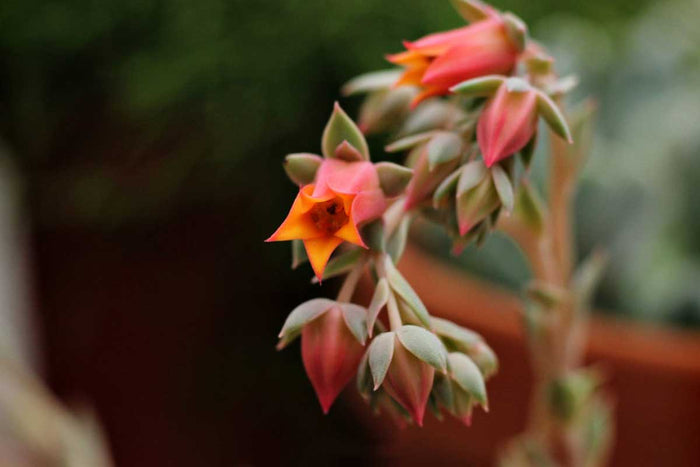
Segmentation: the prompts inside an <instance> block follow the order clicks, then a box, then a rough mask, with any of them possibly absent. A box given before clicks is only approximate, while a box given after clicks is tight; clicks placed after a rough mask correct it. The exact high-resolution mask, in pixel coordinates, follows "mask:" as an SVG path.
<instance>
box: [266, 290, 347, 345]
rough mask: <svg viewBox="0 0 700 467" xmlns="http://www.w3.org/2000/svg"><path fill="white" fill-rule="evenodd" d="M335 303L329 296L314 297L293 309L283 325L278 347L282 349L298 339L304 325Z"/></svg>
mask: <svg viewBox="0 0 700 467" xmlns="http://www.w3.org/2000/svg"><path fill="white" fill-rule="evenodd" d="M334 305H335V301H333V300H329V299H327V298H314V299H313V300H309V301H308V302H304V303H302V304H301V305H299V306H298V307H296V308H295V309H294V310H292V312H291V313H290V314H289V316H287V320H286V321H285V322H284V326H282V330H281V331H280V333H279V336H278V337H279V338H280V339H281V340H282V341H281V342H280V346H279V347H278V348H279V349H281V348H283V347H285V346H286V345H287V344H289V343H290V342H291V341H293V340H294V339H296V338H297V337H298V336H299V334H300V333H301V329H302V328H303V327H304V325H306V324H307V323H308V322H310V321H312V320H314V319H316V318H318V317H319V316H321V315H322V314H323V313H325V312H326V311H328V310H329V309H330V308H331V307H332V306H334Z"/></svg>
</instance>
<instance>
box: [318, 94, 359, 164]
mask: <svg viewBox="0 0 700 467" xmlns="http://www.w3.org/2000/svg"><path fill="white" fill-rule="evenodd" d="M344 141H346V142H347V143H348V144H349V145H350V146H352V147H353V148H355V149H356V150H357V151H358V152H359V154H360V155H361V156H362V159H363V160H369V147H368V146H367V141H366V140H365V137H364V135H363V134H362V132H361V131H360V129H359V128H358V127H357V125H355V122H353V121H352V119H351V118H350V117H349V116H348V114H346V113H345V111H344V110H343V109H341V108H340V105H339V104H338V103H337V102H336V103H335V106H334V107H333V113H332V114H331V117H330V119H329V120H328V123H327V124H326V128H325V129H324V130H323V137H322V139H321V149H322V150H323V155H324V157H327V158H334V157H336V148H338V146H340V145H341V144H342V143H343V142H344Z"/></svg>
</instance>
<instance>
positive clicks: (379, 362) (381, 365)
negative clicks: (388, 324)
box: [367, 331, 396, 391]
mask: <svg viewBox="0 0 700 467" xmlns="http://www.w3.org/2000/svg"><path fill="white" fill-rule="evenodd" d="M395 339H396V334H395V333H394V332H391V331H390V332H384V333H382V334H379V335H378V336H377V337H375V338H374V339H373V340H372V343H371V344H370V345H369V350H368V351H367V352H368V353H369V369H370V372H371V373H372V380H373V382H374V390H375V391H376V390H377V389H379V386H381V385H382V383H383V382H384V377H386V372H387V371H388V370H389V365H390V364H391V359H392V358H393V356H394V340H395Z"/></svg>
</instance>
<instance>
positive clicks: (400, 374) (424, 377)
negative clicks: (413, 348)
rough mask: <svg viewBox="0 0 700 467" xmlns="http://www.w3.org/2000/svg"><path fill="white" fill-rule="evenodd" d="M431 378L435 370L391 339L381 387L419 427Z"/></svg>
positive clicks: (431, 381)
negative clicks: (390, 348) (389, 358)
mask: <svg viewBox="0 0 700 467" xmlns="http://www.w3.org/2000/svg"><path fill="white" fill-rule="evenodd" d="M434 377H435V368H433V367H432V366H430V365H428V364H427V363H425V362H424V361H422V360H420V359H418V358H417V357H416V356H415V355H413V354H412V353H411V352H409V351H408V350H407V349H406V348H405V347H404V346H403V344H401V341H400V340H399V338H398V337H395V341H394V354H393V357H392V359H391V364H390V365H389V369H388V371H387V374H386V378H385V379H384V383H383V385H382V387H383V388H384V389H385V390H386V392H387V393H388V394H389V395H390V396H391V397H392V398H393V399H394V400H395V401H396V402H398V403H399V404H401V406H402V407H403V408H405V409H406V410H407V411H408V413H410V414H411V417H413V420H415V422H416V423H417V424H418V426H423V416H424V415H425V406H426V404H427V402H428V396H429V395H430V390H431V388H432V387H433V378H434Z"/></svg>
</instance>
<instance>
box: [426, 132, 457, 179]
mask: <svg viewBox="0 0 700 467" xmlns="http://www.w3.org/2000/svg"><path fill="white" fill-rule="evenodd" d="M461 154H462V140H461V138H460V137H459V136H457V135H456V134H454V133H450V132H440V133H438V134H437V135H435V136H434V137H433V138H432V139H431V140H430V142H428V169H429V170H430V171H433V170H434V169H435V167H437V166H438V165H440V164H444V163H446V162H450V161H453V160H455V159H457V158H458V157H459V156H460V155H461Z"/></svg>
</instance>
